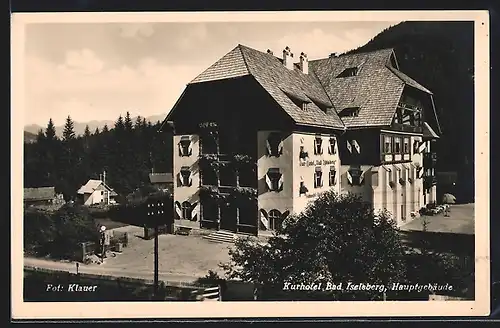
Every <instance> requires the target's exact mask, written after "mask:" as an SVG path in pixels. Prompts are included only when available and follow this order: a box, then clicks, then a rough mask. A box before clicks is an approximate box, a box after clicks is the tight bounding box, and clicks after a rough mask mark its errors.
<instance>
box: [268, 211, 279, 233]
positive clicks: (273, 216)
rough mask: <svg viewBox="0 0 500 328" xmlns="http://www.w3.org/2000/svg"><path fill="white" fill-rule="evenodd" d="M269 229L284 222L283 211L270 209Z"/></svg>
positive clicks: (275, 227)
mask: <svg viewBox="0 0 500 328" xmlns="http://www.w3.org/2000/svg"><path fill="white" fill-rule="evenodd" d="M268 219H269V229H271V230H275V229H277V228H278V227H280V226H281V225H282V224H283V218H282V215H281V212H280V211H278V210H271V211H269V217H268Z"/></svg>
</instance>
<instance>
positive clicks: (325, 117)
mask: <svg viewBox="0 0 500 328" xmlns="http://www.w3.org/2000/svg"><path fill="white" fill-rule="evenodd" d="M311 73H312V72H311V71H310V72H309V74H303V73H302V72H301V71H300V69H299V68H298V67H296V66H295V68H294V69H293V70H291V69H288V68H286V67H285V66H284V65H283V63H282V60H281V59H279V58H277V57H275V56H273V55H271V54H268V53H264V52H261V51H258V50H254V49H252V48H249V47H246V46H243V45H238V46H237V47H235V48H234V49H233V50H231V51H230V52H229V53H228V54H226V55H225V56H224V57H222V58H221V59H220V60H218V61H217V62H216V63H215V64H213V65H212V66H210V67H209V68H208V69H206V70H205V71H204V72H203V73H201V74H200V75H198V76H197V77H196V78H195V79H194V80H193V81H191V83H190V84H194V83H200V82H206V81H214V80H222V79H228V78H234V77H240V76H245V75H251V76H253V77H254V78H255V80H256V81H257V82H258V83H259V84H260V85H261V86H262V87H263V88H264V89H265V90H266V91H267V92H268V93H269V95H271V97H273V99H274V100H275V101H276V102H277V103H278V104H279V105H280V106H281V108H283V110H285V112H286V113H287V114H288V115H290V117H291V118H292V119H293V120H294V121H295V122H296V123H297V124H301V125H312V126H320V127H327V128H333V129H340V130H343V129H344V124H343V123H342V121H341V120H340V118H339V117H338V115H337V113H336V112H335V110H333V104H332V102H331V101H330V99H329V97H328V95H327V94H326V92H325V90H324V89H323V87H322V86H321V83H320V81H319V80H318V78H317V77H316V76H315V75H314V74H311ZM293 98H295V99H297V100H300V101H307V102H309V104H308V108H307V110H303V109H302V108H301V107H299V106H298V105H297V104H296V103H295V102H294V101H293ZM320 107H323V109H321V108H320Z"/></svg>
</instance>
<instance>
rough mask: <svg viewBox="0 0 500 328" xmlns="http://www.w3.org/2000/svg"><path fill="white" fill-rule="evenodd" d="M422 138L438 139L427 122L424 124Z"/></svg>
mask: <svg viewBox="0 0 500 328" xmlns="http://www.w3.org/2000/svg"><path fill="white" fill-rule="evenodd" d="M424 138H429V139H439V135H438V134H437V133H436V132H435V131H434V130H433V129H432V128H431V126H430V125H429V124H427V122H424Z"/></svg>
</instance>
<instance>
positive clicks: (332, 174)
mask: <svg viewBox="0 0 500 328" xmlns="http://www.w3.org/2000/svg"><path fill="white" fill-rule="evenodd" d="M336 173H337V172H336V171H335V166H330V175H329V177H328V181H329V184H330V187H331V186H335V184H336V181H335V176H336Z"/></svg>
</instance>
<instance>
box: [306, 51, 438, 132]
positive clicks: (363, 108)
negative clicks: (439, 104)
mask: <svg viewBox="0 0 500 328" xmlns="http://www.w3.org/2000/svg"><path fill="white" fill-rule="evenodd" d="M391 57H393V58H394V59H395V54H394V50H393V49H381V50H376V51H371V52H363V53H352V54H346V55H340V56H338V57H330V58H326V59H319V60H314V61H311V62H310V63H309V64H310V65H311V66H310V68H311V69H312V70H313V71H314V73H315V74H316V76H317V77H318V78H319V80H320V81H321V83H322V85H323V86H324V88H325V90H326V92H327V93H328V95H329V97H330V99H331V100H332V102H333V104H334V105H335V108H336V109H337V111H341V110H342V109H344V108H349V107H358V108H359V113H358V116H356V117H342V121H343V122H344V124H345V126H346V127H369V126H387V125H390V124H391V122H392V119H393V117H394V115H395V112H396V107H397V104H398V102H399V99H400V98H401V95H402V92H403V89H404V87H405V85H409V86H411V87H414V88H417V89H419V90H422V91H424V92H427V93H429V94H432V93H431V92H430V91H429V90H428V89H426V88H425V87H423V86H422V85H421V84H419V83H418V82H416V81H415V80H413V79H411V78H410V77H409V76H407V75H406V74H404V73H402V72H400V71H399V70H398V69H397V68H395V67H393V66H392V64H391ZM350 68H357V74H356V75H355V76H348V77H338V76H339V75H341V73H342V72H343V71H345V70H346V69H350Z"/></svg>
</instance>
